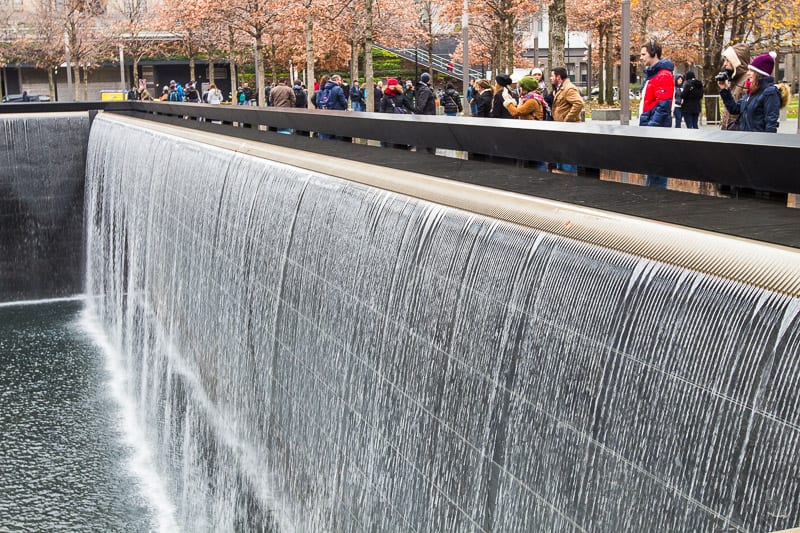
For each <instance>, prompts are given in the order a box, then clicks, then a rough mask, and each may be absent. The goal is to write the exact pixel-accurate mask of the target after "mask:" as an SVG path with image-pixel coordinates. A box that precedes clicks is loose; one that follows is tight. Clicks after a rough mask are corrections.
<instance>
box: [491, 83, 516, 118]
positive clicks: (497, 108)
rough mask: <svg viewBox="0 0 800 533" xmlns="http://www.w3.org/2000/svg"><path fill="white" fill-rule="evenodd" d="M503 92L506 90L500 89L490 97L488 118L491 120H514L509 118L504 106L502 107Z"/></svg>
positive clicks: (509, 114)
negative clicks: (490, 104)
mask: <svg viewBox="0 0 800 533" xmlns="http://www.w3.org/2000/svg"><path fill="white" fill-rule="evenodd" d="M504 90H506V89H501V90H499V91H497V92H496V93H494V96H493V97H492V110H491V111H490V112H489V116H490V117H492V118H516V117H513V116H511V113H509V112H508V109H506V108H505V106H504V105H503V91H504ZM510 92H511V91H509V93H510ZM512 96H513V93H512ZM515 100H516V98H515Z"/></svg>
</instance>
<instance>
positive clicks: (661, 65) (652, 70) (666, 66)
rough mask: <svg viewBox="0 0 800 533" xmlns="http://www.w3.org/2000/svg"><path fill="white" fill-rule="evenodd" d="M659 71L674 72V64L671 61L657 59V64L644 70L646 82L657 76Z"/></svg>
mask: <svg viewBox="0 0 800 533" xmlns="http://www.w3.org/2000/svg"><path fill="white" fill-rule="evenodd" d="M661 70H668V71H670V72H674V71H675V63H673V62H672V60H671V59H659V60H658V62H657V63H656V64H654V65H652V66H650V67H647V68H646V69H644V75H645V78H647V79H648V80H649V79H650V78H652V77H653V76H655V75H656V74H658V72H659V71H661Z"/></svg>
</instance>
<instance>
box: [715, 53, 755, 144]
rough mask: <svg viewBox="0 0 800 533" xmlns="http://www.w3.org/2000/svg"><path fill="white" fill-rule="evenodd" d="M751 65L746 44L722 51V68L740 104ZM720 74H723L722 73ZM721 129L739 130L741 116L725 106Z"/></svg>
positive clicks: (735, 98) (734, 96) (735, 99)
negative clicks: (748, 66)
mask: <svg viewBox="0 0 800 533" xmlns="http://www.w3.org/2000/svg"><path fill="white" fill-rule="evenodd" d="M749 64H750V47H749V46H747V44H745V43H736V44H734V45H732V46H729V47H727V48H726V49H725V50H723V51H722V68H723V71H724V73H725V74H726V75H727V76H728V79H729V80H730V81H731V94H732V95H733V99H734V101H736V102H738V101H739V100H740V99H741V98H742V96H744V80H745V78H746V77H747V65H749ZM720 74H723V72H721V73H720ZM720 128H721V129H723V130H732V131H735V130H737V129H738V128H739V115H732V114H731V113H730V111H728V109H727V108H725V107H724V106H723V109H722V118H721V119H720Z"/></svg>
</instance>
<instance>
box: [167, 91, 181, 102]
mask: <svg viewBox="0 0 800 533" xmlns="http://www.w3.org/2000/svg"><path fill="white" fill-rule="evenodd" d="M169 101H170V102H180V101H181V96H180V94H178V91H176V90H174V89H173V90H171V91H170V92H169Z"/></svg>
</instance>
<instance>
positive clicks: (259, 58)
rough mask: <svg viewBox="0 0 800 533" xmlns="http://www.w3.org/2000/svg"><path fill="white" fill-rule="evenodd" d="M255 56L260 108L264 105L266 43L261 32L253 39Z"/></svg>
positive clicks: (257, 98)
mask: <svg viewBox="0 0 800 533" xmlns="http://www.w3.org/2000/svg"><path fill="white" fill-rule="evenodd" d="M253 47H254V51H253V54H254V56H255V66H256V100H257V102H258V105H259V106H263V105H264V57H263V54H264V43H263V42H262V41H261V32H260V31H258V32H256V35H255V37H253Z"/></svg>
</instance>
